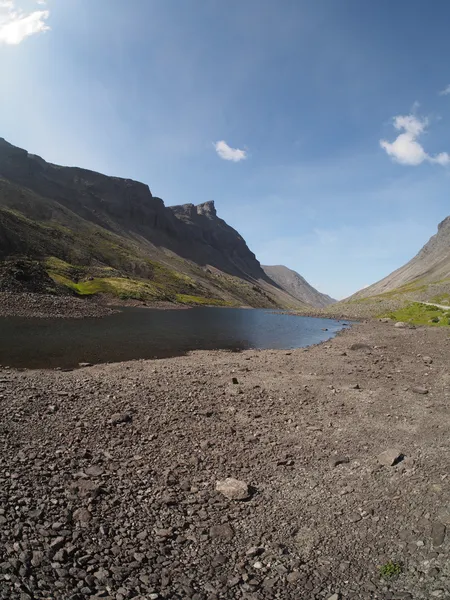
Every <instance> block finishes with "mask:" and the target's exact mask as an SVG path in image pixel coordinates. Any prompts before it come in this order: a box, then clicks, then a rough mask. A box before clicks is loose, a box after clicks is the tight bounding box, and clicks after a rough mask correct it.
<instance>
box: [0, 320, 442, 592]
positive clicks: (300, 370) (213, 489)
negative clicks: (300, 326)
mask: <svg viewBox="0 0 450 600" xmlns="http://www.w3.org/2000/svg"><path fill="white" fill-rule="evenodd" d="M449 351H450V339H449V334H448V331H447V330H445V329H426V328H417V329H401V328H395V327H394V326H393V324H392V323H377V322H369V323H360V324H358V325H355V326H354V327H353V328H352V329H351V330H347V331H345V332H343V333H342V334H340V335H339V336H338V337H337V338H335V339H334V340H332V341H330V342H327V343H324V344H321V345H319V346H315V347H311V348H309V349H299V350H293V351H246V352H243V353H240V354H238V353H230V352H196V353H193V354H191V355H188V356H183V357H178V358H172V359H164V360H159V361H135V362H129V363H118V364H114V365H97V366H93V367H86V368H82V369H78V370H75V371H71V372H60V371H59V372H55V371H18V370H11V369H2V370H0V441H1V452H0V598H1V599H2V600H6V599H13V600H14V599H17V600H29V599H39V600H44V599H50V598H51V599H52V600H57V599H58V600H59V599H61V600H69V599H70V600H84V599H87V598H89V599H94V598H103V599H105V598H106V599H112V600H126V599H129V598H135V599H141V600H144V599H146V600H148V599H152V600H157V599H159V598H161V599H191V600H218V599H222V598H230V599H247V600H264V599H299V600H346V599H348V600H350V599H353V600H356V599H358V600H359V599H365V600H376V599H380V600H381V599H382V600H396V599H403V600H408V599H409V600H430V599H433V598H440V599H443V600H446V599H448V598H449V597H450V596H449V590H450V562H449V560H448V553H449V550H450V534H449V533H448V531H447V530H448V529H449V528H450V503H449V498H450V476H449V473H450V449H449V446H448V440H449V433H450V402H449V401H450V388H449V384H450V374H449V371H448V359H449ZM227 478H234V479H236V480H238V482H237V483H236V482H229V481H226V480H227ZM218 481H219V482H220V483H219V484H217V482H218Z"/></svg>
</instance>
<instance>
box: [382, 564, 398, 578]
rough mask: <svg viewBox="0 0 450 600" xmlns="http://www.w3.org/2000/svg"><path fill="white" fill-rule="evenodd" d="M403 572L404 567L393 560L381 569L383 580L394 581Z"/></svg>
mask: <svg viewBox="0 0 450 600" xmlns="http://www.w3.org/2000/svg"><path fill="white" fill-rule="evenodd" d="M402 571H403V569H402V566H401V565H400V564H399V563H395V562H393V561H392V560H390V561H389V562H387V563H386V564H385V565H382V566H381V567H380V575H381V577H383V579H393V578H394V577H398V576H399V575H401V573H402Z"/></svg>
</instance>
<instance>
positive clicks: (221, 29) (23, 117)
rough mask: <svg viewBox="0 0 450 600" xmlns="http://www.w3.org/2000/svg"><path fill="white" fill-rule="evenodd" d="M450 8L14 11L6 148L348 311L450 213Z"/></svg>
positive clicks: (343, 5) (86, 6)
mask: <svg viewBox="0 0 450 600" xmlns="http://www.w3.org/2000/svg"><path fill="white" fill-rule="evenodd" d="M449 23H450V3H449V2H448V0H434V1H433V2H432V3H426V2H424V1H423V0H396V1H395V2H391V1H390V0H379V1H377V2H374V1H372V2H361V1H360V0H339V1H338V2H337V1H336V0H321V1H320V2H311V1H310V0H277V1H276V2H275V1H273V0H245V2H242V0H227V1H226V2H225V1H224V0H195V1H194V0H192V1H191V2H188V1H185V2H183V1H182V0H127V1H126V2H124V1H123V0H95V1H93V0H47V1H45V0H39V1H36V0H0V137H4V138H5V139H6V140H8V141H9V142H11V143H13V144H15V145H17V146H20V147H22V148H26V149H27V150H28V151H29V152H32V153H34V154H38V155H40V156H42V157H43V158H45V159H46V160H48V161H51V162H54V163H58V164H64V165H72V166H80V167H85V168H89V169H92V170H96V171H101V172H104V173H107V174H110V175H116V176H121V177H128V178H132V179H136V180H139V181H143V182H145V183H147V184H148V185H149V187H150V189H151V191H152V193H153V194H154V195H156V196H159V197H161V198H163V199H164V201H165V203H166V205H173V204H184V203H188V202H192V203H194V204H199V203H202V202H206V201H208V200H214V201H215V203H216V208H217V211H218V214H219V216H221V217H222V218H223V219H225V220H226V221H227V222H228V223H229V224H230V225H232V226H233V227H235V228H236V229H237V230H238V231H239V232H240V233H241V234H242V236H243V237H244V238H245V240H246V241H247V243H248V245H249V247H250V248H251V249H252V250H253V251H254V252H255V253H256V255H257V257H258V259H259V260H260V261H261V263H262V264H284V265H286V266H288V267H290V268H292V269H294V270H296V271H298V272H299V273H300V274H301V275H303V276H304V277H306V279H307V280H308V281H309V282H310V283H312V284H313V285H314V286H316V287H317V288H318V289H319V290H320V291H323V292H325V293H328V294H330V295H331V296H333V297H335V298H339V299H340V298H344V297H346V296H348V295H350V294H351V293H353V292H355V291H357V290H358V289H361V288H363V287H365V286H367V285H369V284H371V283H373V282H375V281H377V280H379V279H380V278H382V277H384V276H385V275H387V274H389V273H390V272H391V271H393V270H394V269H396V268H398V267H400V266H401V265H402V264H404V263H405V262H406V261H408V260H409V259H410V258H412V257H413V256H414V255H415V254H416V253H417V252H418V251H419V250H420V248H421V247H422V246H423V244H424V243H425V242H426V241H427V240H428V239H429V237H430V236H431V235H433V234H434V233H435V232H436V230H437V225H438V223H439V222H440V221H442V220H443V219H444V218H445V217H446V216H448V215H449V214H450V197H449V187H450V186H449V184H450V66H449V61H448V57H449V56H450V35H448V24H449Z"/></svg>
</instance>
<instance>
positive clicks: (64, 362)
mask: <svg viewBox="0 0 450 600" xmlns="http://www.w3.org/2000/svg"><path fill="white" fill-rule="evenodd" d="M342 327H343V325H342V323H340V322H338V321H331V320H328V319H313V318H309V317H296V316H292V315H286V314H278V313H274V312H273V311H269V310H259V309H254V310H248V309H225V308H198V309H192V310H169V311H161V310H153V309H139V308H126V309H123V310H122V312H120V313H118V314H115V315H111V316H109V317H105V318H103V319H82V320H69V319H23V318H18V317H14V318H1V319H0V364H1V365H9V366H11V367H29V368H30V367H32V368H55V367H61V368H68V367H73V366H76V365H78V363H79V362H92V363H98V362H116V361H122V360H131V359H138V358H164V357H168V356H176V355H181V354H184V353H186V352H188V351H190V350H212V349H224V350H232V351H240V350H246V349H249V348H274V349H277V348H286V349H289V348H298V347H302V346H308V345H311V344H315V343H318V342H321V341H324V340H327V339H329V338H330V337H333V335H335V333H336V332H337V331H339V330H340V329H342ZM325 328H326V329H327V331H323V329H325Z"/></svg>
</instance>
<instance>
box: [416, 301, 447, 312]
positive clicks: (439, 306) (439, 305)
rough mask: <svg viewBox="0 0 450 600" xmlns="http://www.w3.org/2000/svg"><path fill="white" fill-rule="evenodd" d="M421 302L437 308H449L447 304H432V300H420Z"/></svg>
mask: <svg viewBox="0 0 450 600" xmlns="http://www.w3.org/2000/svg"><path fill="white" fill-rule="evenodd" d="M422 304H426V305H427V306H436V307H437V308H442V310H450V306H449V305H448V304H447V305H445V304H434V302H422Z"/></svg>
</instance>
